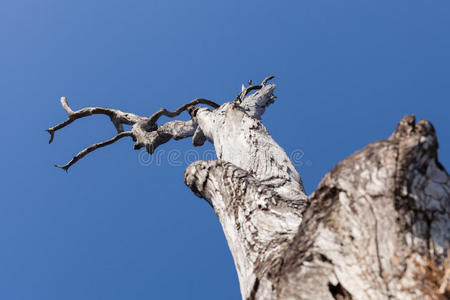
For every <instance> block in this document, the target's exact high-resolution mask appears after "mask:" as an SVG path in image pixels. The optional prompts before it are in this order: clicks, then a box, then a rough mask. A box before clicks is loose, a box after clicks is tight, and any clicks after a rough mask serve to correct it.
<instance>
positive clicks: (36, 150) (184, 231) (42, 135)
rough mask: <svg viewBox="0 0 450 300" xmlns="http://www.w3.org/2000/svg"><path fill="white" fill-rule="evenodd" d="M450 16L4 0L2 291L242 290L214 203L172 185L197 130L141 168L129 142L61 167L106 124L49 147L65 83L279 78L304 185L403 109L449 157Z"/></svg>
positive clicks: (173, 88) (104, 102) (449, 11)
mask: <svg viewBox="0 0 450 300" xmlns="http://www.w3.org/2000/svg"><path fill="white" fill-rule="evenodd" d="M449 16H450V1H447V0H446V1H438V0H436V1H414V0H403V1H400V0H398V1H360V0H358V1H353V0H346V1H336V0H334V1H324V0H314V1H231V0H228V1H196V0H192V1H167V0H166V1H148V0H147V1H144V0H141V1H139V0H130V1H115V0H108V1H105V0H102V1H87V0H77V1H66V0H48V1H44V0H33V1H25V0H3V1H0V101H1V108H2V114H1V118H0V122H1V128H2V130H1V137H2V138H1V140H2V147H0V157H1V162H2V164H1V166H2V167H1V169H0V184H1V189H0V191H1V196H0V299H9V300H16V299H45V300H50V299H55V300H56V299H58V300H59V299H74V300H75V299H76V300H79V299H108V300H113V299H238V298H239V297H240V294H239V288H238V281H237V275H236V272H235V270H234V264H233V261H232V257H231V255H230V252H229V250H228V247H227V244H226V241H225V238H224V235H223V233H222V229H221V227H220V224H219V222H218V221H217V219H216V216H215V215H214V213H213V211H212V210H211V209H210V207H209V206H208V205H207V204H206V202H205V201H203V200H202V199H198V198H196V197H195V196H194V195H193V194H192V193H191V191H190V190H189V189H188V188H187V187H185V185H184V184H183V172H184V169H185V167H186V164H185V163H183V160H184V156H185V155H186V153H189V155H191V152H187V151H188V150H190V149H193V147H192V146H191V141H190V140H184V141H179V142H173V141H172V142H170V143H169V144H166V145H164V146H163V147H162V148H161V149H162V150H164V151H165V152H160V154H159V155H160V158H161V163H156V162H155V161H153V162H152V163H150V164H149V163H148V161H147V164H143V163H142V160H141V161H140V160H139V158H140V157H141V156H140V152H139V151H134V150H133V148H132V146H133V144H132V142H131V140H128V139H123V140H121V141H120V142H118V143H116V144H114V145H112V146H109V147H107V148H103V149H101V150H98V151H96V152H94V153H92V154H90V155H89V156H87V157H86V158H85V159H83V160H82V161H80V162H79V163H78V164H77V165H75V166H74V167H73V168H72V169H71V170H70V171H69V173H68V174H65V173H64V172H63V171H61V170H59V169H56V168H54V167H53V166H52V165H53V163H60V164H61V163H65V162H67V161H68V160H69V159H70V158H71V157H72V156H73V155H74V154H75V153H77V152H78V151H79V150H81V149H82V148H84V147H86V146H88V145H90V144H92V143H95V142H98V141H102V140H105V139H107V138H110V137H112V136H113V135H114V134H115V131H114V128H113V126H112V125H111V124H110V122H109V120H108V119H107V118H105V117H103V116H95V117H91V118H87V119H83V120H79V121H77V122H76V123H74V124H72V125H71V126H70V127H68V128H65V129H64V130H62V131H60V132H57V133H56V136H55V140H54V142H53V144H52V145H48V143H47V142H48V134H47V133H46V132H44V129H46V128H48V127H50V126H53V125H54V124H56V123H58V122H61V121H63V120H65V118H66V115H65V112H64V111H63V110H62V108H61V106H60V104H59V98H60V97H61V96H67V97H68V99H69V102H70V104H71V106H72V108H73V109H79V108H81V107H84V106H109V107H114V108H118V109H121V110H124V111H129V112H134V113H138V114H141V115H149V114H151V113H152V112H154V111H155V110H157V109H159V108H160V107H161V106H164V107H167V108H169V109H173V108H176V107H178V106H179V105H181V104H183V103H185V102H186V101H188V100H190V99H192V98H195V97H206V98H210V99H213V100H215V101H216V102H219V103H223V102H225V101H230V100H232V99H233V98H234V96H235V95H236V94H237V93H238V92H239V91H240V86H241V84H242V83H243V82H245V83H246V82H247V81H248V80H249V79H253V80H254V82H259V81H261V80H262V79H263V78H264V77H265V76H267V75H271V74H273V75H276V76H277V78H276V80H275V81H274V82H275V83H277V84H278V87H277V89H276V94H277V96H278V99H277V102H276V103H275V104H274V105H273V106H271V107H270V109H268V110H267V112H266V114H265V115H264V116H263V121H264V123H265V125H266V127H267V128H268V129H269V131H270V132H271V134H272V136H273V137H274V138H275V140H277V141H278V142H279V144H280V145H281V146H283V147H284V148H285V149H286V151H287V152H288V153H292V152H293V151H296V150H299V151H301V152H297V153H303V154H304V155H303V156H302V157H301V158H300V160H299V161H297V169H298V170H299V172H300V174H301V176H302V178H303V180H304V183H305V187H306V190H307V192H308V194H310V193H311V192H313V191H314V189H315V187H316V186H317V184H318V183H319V181H320V179H321V178H322V177H323V175H324V174H325V173H326V172H328V171H329V170H330V169H331V168H332V167H333V166H334V165H335V164H336V163H337V162H339V161H340V160H342V159H343V158H345V157H347V156H348V155H350V154H351V153H353V152H354V151H356V150H358V149H361V148H362V147H364V146H365V145H367V144H369V143H371V142H373V141H375V140H379V139H383V138H386V137H388V136H389V135H390V134H391V132H392V131H393V130H394V128H395V126H396V124H397V122H398V120H399V119H400V118H401V117H402V116H404V115H406V114H411V113H412V114H416V116H417V117H418V118H424V119H429V120H431V121H432V123H433V124H434V125H435V127H436V129H437V132H438V136H439V141H440V146H441V147H440V151H439V154H440V159H441V161H442V163H443V164H444V166H446V167H447V168H448V167H449V164H450V151H449V149H450V131H449V120H448V117H449V108H450V104H449V103H450V102H449V101H450V81H449V80H450V17H449ZM183 117H184V118H186V115H184V116H183ZM287 126H290V130H289V131H286V130H285V129H286V127H287ZM208 149H209V150H211V149H212V148H211V146H210V145H209V146H207V147H204V148H200V149H196V150H197V151H199V152H198V153H199V155H200V157H202V155H204V151H206V150H208ZM170 151H172V152H174V151H179V152H177V153H181V154H180V155H181V156H180V157H179V158H178V159H177V160H175V161H176V164H180V163H181V165H177V166H174V163H173V161H174V159H173V157H172V163H170V164H169V163H168V162H167V158H168V153H169V152H170ZM189 155H188V156H189ZM141 158H142V157H141ZM144 158H145V157H144ZM191 158H192V157H191ZM146 159H148V157H147V158H146Z"/></svg>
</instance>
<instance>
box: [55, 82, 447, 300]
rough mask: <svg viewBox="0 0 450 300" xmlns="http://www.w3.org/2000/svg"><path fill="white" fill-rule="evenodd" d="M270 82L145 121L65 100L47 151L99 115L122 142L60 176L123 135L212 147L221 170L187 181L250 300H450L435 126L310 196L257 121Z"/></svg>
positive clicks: (327, 180)
mask: <svg viewBox="0 0 450 300" xmlns="http://www.w3.org/2000/svg"><path fill="white" fill-rule="evenodd" d="M271 79H272V77H268V78H266V79H265V80H264V81H263V82H262V83H261V84H260V85H252V83H251V82H249V85H248V86H247V87H245V86H244V85H243V86H242V91H241V92H240V93H239V94H238V95H237V97H236V98H235V99H234V100H233V101H231V102H228V103H224V104H222V105H218V104H216V103H214V102H212V101H210V100H207V99H195V100H193V101H191V102H189V103H187V104H185V105H183V106H181V107H180V108H178V109H176V110H175V111H168V110H166V109H164V108H162V109H160V110H159V111H157V112H156V113H154V114H153V115H151V116H150V117H141V116H138V115H135V114H132V113H125V112H122V111H120V110H115V109H109V108H99V107H89V108H83V109H80V110H77V111H73V110H72V109H71V108H70V107H69V105H68V103H67V100H66V98H64V97H63V98H61V103H62V106H63V108H64V109H65V110H66V112H67V114H68V118H67V120H66V121H64V122H63V123H61V124H58V125H56V126H54V127H52V128H50V129H48V130H47V131H48V132H49V133H50V136H51V138H50V142H52V140H53V138H54V134H55V132H56V131H57V130H59V129H62V128H63V127H65V126H67V125H69V124H71V123H72V122H73V121H75V120H77V119H79V118H83V117H87V116H90V115H94V114H103V115H107V116H109V117H110V118H111V121H112V123H113V124H114V126H115V128H116V129H117V135H116V136H115V137H113V138H111V139H110V140H107V141H104V142H102V143H98V144H94V145H92V146H90V147H88V148H86V149H84V150H83V151H81V152H80V153H78V154H77V155H76V156H75V157H74V158H73V159H72V160H71V161H70V162H68V163H67V164H66V165H64V166H58V167H60V168H63V169H64V170H66V171H67V170H68V169H69V168H70V167H71V166H72V165H73V164H74V163H76V162H77V161H78V160H79V159H81V158H82V157H83V156H85V155H86V154H88V153H89V152H91V151H94V150H95V149H98V148H100V147H104V146H107V145H110V144H112V143H114V142H116V141H117V140H119V139H121V138H124V137H131V138H132V139H133V140H134V142H135V143H134V149H140V148H142V147H145V148H146V149H147V151H148V152H149V153H150V154H151V153H153V151H154V150H155V149H156V148H157V147H158V146H160V145H162V144H164V143H166V142H168V141H169V140H171V139H174V140H178V139H183V138H188V137H192V141H193V145H194V146H201V145H203V144H204V143H205V142H206V141H209V142H211V143H213V144H214V147H215V151H216V154H217V157H218V160H215V161H197V162H194V163H192V164H191V165H190V166H188V167H187V169H186V171H185V176H184V181H185V183H186V185H187V186H188V187H189V188H190V189H191V190H192V191H193V192H194V193H195V195H197V196H199V197H201V198H204V199H205V200H206V201H208V203H209V204H210V205H211V206H212V208H213V209H214V211H215V212H216V214H217V216H218V218H219V220H220V222H221V224H222V227H223V231H224V233H225V236H226V238H227V241H228V245H229V247H230V249H231V252H232V255H233V258H234V262H235V265H236V269H237V273H238V276H239V282H240V288H241V294H242V297H243V299H308V300H310V299H427V298H428V299H448V298H447V297H449V296H450V285H449V282H450V266H449V260H448V258H447V251H448V243H449V241H450V218H449V217H450V180H449V175H448V173H447V171H446V170H445V168H444V167H443V166H442V165H441V164H440V163H439V161H438V155H437V150H438V141H437V137H436V133H435V130H434V128H433V126H432V124H431V123H430V122H428V121H420V122H418V123H417V124H416V121H415V118H414V117H413V116H406V117H404V118H403V119H402V120H401V121H400V122H399V124H398V126H397V128H396V129H395V131H394V133H393V134H392V135H391V136H390V137H388V138H387V139H385V140H382V141H378V142H375V143H373V144H370V145H368V146H367V147H366V148H364V149H363V150H361V151H358V152H356V153H355V154H353V155H351V156H350V157H348V158H347V159H345V160H343V161H342V162H340V163H339V164H337V165H336V167H335V168H334V169H333V170H331V171H330V172H329V173H328V174H326V175H325V177H324V178H323V179H322V181H321V183H320V185H319V187H318V188H317V190H316V191H315V192H314V193H313V194H312V195H310V196H309V197H308V196H307V195H306V194H305V192H304V189H303V185H302V181H301V179H300V176H299V174H298V173H297V171H296V170H295V168H294V166H293V164H292V162H291V161H290V159H289V157H288V156H287V155H286V153H285V151H284V150H283V149H282V148H281V147H280V146H279V145H278V144H277V143H276V142H275V141H274V140H273V139H272V137H271V136H270V134H269V132H268V131H267V129H266V128H265V127H264V125H263V124H262V122H261V116H262V114H263V113H264V111H265V109H266V108H267V107H268V106H269V105H270V104H271V103H273V102H274V100H275V96H274V94H273V91H274V89H275V85H274V84H268V81H269V80H271ZM253 91H254V92H253ZM251 92H253V93H251ZM204 106H208V107H209V108H208V107H204ZM186 110H187V111H188V112H189V114H190V117H191V118H190V120H189V121H178V120H175V121H170V122H167V123H165V124H163V125H160V126H159V125H158V119H159V118H160V117H161V116H167V117H171V118H173V117H177V116H178V115H179V114H180V113H182V112H183V111H186ZM123 124H126V125H131V130H130V131H124V129H123V126H122V125H123Z"/></svg>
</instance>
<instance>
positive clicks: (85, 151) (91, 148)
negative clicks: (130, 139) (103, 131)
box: [55, 131, 133, 172]
mask: <svg viewBox="0 0 450 300" xmlns="http://www.w3.org/2000/svg"><path fill="white" fill-rule="evenodd" d="M132 135H133V133H132V132H131V131H125V132H121V133H119V134H118V135H116V136H115V137H113V138H112V139H109V140H107V141H104V142H101V143H97V144H94V145H91V146H89V147H87V148H85V149H83V150H82V151H80V152H78V154H77V155H75V156H74V157H73V158H72V159H71V160H70V161H69V162H68V163H67V164H65V165H64V166H59V165H55V167H58V168H61V169H63V170H64V171H66V172H67V171H68V170H69V168H70V167H71V166H72V165H74V164H75V163H76V162H77V161H79V160H80V159H82V158H83V157H85V156H86V155H87V154H89V153H91V152H92V151H94V150H97V149H99V148H102V147H105V146H108V145H111V144H113V143H115V142H117V141H118V140H120V139H121V138H124V137H126V136H132Z"/></svg>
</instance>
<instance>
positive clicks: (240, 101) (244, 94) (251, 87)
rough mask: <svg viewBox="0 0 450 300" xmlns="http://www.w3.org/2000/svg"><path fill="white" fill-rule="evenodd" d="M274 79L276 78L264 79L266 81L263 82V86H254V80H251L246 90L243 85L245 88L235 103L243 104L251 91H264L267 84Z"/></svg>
mask: <svg viewBox="0 0 450 300" xmlns="http://www.w3.org/2000/svg"><path fill="white" fill-rule="evenodd" d="M274 78H275V76H269V77H266V78H264V80H263V81H262V83H261V85H253V84H252V80H249V81H248V84H249V86H248V87H247V88H244V85H242V86H243V90H242V91H241V92H240V93H239V94H238V95H237V96H236V98H235V99H234V101H236V102H239V103H242V101H244V98H245V96H247V95H248V93H250V92H251V91H254V90H260V89H262V88H263V87H264V86H265V85H266V84H267V82H268V81H269V80H272V79H274Z"/></svg>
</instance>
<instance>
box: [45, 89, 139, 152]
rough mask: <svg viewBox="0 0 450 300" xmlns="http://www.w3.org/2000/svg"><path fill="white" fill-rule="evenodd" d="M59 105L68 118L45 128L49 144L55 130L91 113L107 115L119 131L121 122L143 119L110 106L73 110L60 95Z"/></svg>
mask: <svg viewBox="0 0 450 300" xmlns="http://www.w3.org/2000/svg"><path fill="white" fill-rule="evenodd" d="M61 105H62V107H63V108H64V110H65V111H66V112H67V114H68V118H67V120H66V121H64V122H62V123H59V124H58V125H55V126H53V127H51V128H49V129H47V130H46V131H47V132H48V133H49V134H50V140H49V144H50V143H51V142H52V141H53V138H54V135H55V131H57V130H59V129H62V128H64V127H66V126H67V125H69V124H71V123H72V122H73V121H75V120H77V119H81V118H84V117H87V116H91V115H107V116H109V117H110V118H111V121H112V122H113V124H114V126H115V127H116V129H117V131H118V132H119V133H120V132H122V131H123V127H122V124H127V125H133V124H135V123H137V122H138V121H141V120H143V119H145V118H143V117H140V116H137V115H135V114H131V113H125V112H122V111H120V110H117V109H111V108H105V107H86V108H82V109H80V110H77V111H75V112H74V111H73V110H72V109H71V108H70V107H69V104H68V102H67V99H66V97H61Z"/></svg>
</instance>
